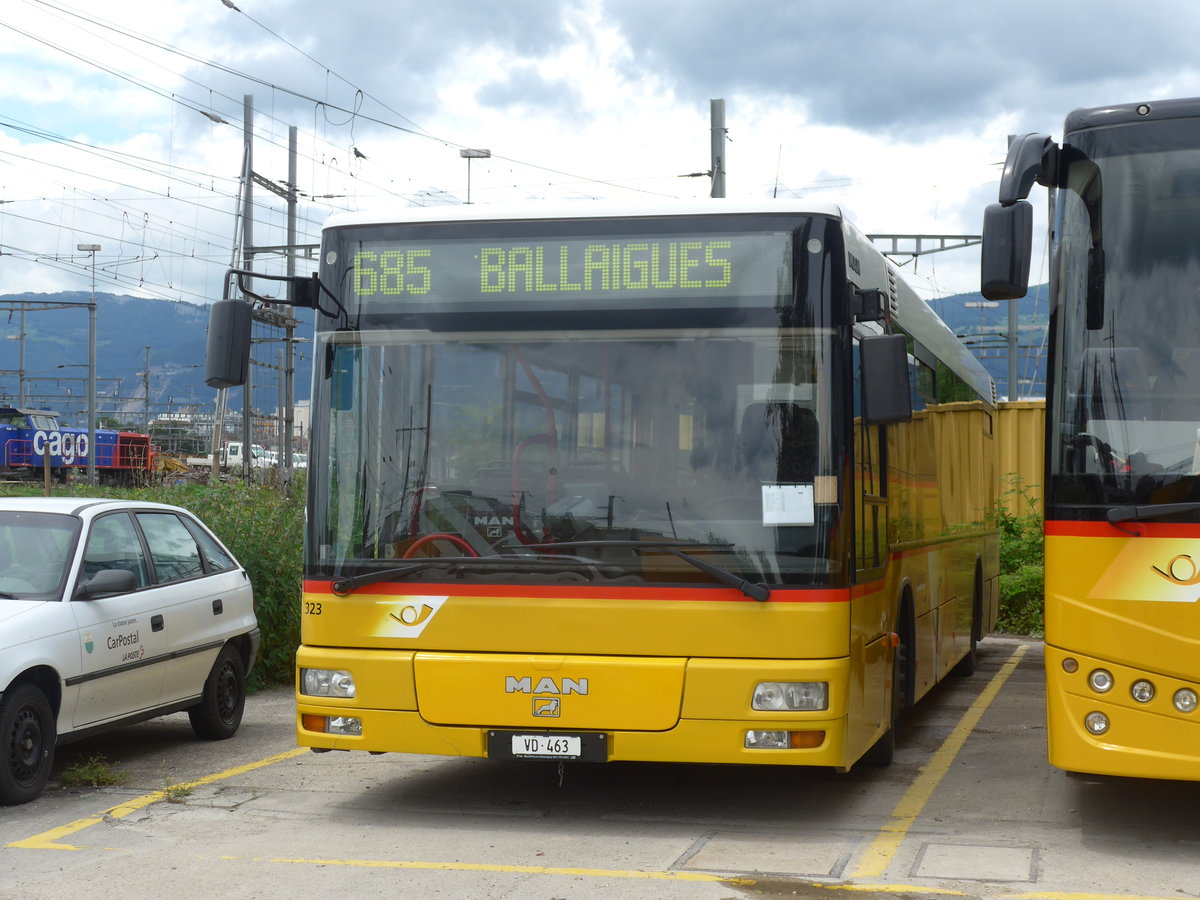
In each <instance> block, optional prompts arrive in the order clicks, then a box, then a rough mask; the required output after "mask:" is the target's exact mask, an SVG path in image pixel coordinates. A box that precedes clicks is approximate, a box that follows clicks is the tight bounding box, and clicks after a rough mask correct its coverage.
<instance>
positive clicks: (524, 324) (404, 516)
mask: <svg viewBox="0 0 1200 900" xmlns="http://www.w3.org/2000/svg"><path fill="white" fill-rule="evenodd" d="M320 259H321V263H320V271H319V273H317V276H316V278H315V280H307V281H306V280H303V279H298V280H296V282H295V283H294V285H293V287H294V288H296V290H295V293H296V294H297V296H298V297H300V299H299V300H298V301H297V302H302V303H311V304H312V305H314V306H316V307H317V308H318V313H317V319H316V347H315V360H316V361H317V365H316V366H315V369H316V371H315V373H314V393H313V406H312V410H313V411H312V429H311V431H312V441H311V452H310V455H309V466H308V490H309V492H310V493H309V508H308V525H307V528H308V531H307V538H306V550H305V575H304V595H303V616H302V625H301V628H302V646H301V647H300V648H299V651H298V653H297V658H296V666H297V668H296V675H297V680H296V711H297V717H296V726H297V738H298V741H299V743H300V744H301V745H302V746H307V747H311V748H313V749H314V750H366V751H371V752H382V751H400V752H407V753H422V754H445V755H453V756H471V757H491V758H499V759H512V758H528V759H550V760H560V761H561V760H584V761H589V760H590V761H608V760H643V761H676V762H696V763H761V764H784V765H816V766H831V767H836V768H840V769H848V768H849V767H850V766H852V765H853V764H854V763H855V762H857V761H858V760H859V759H860V758H863V757H864V756H867V758H868V759H869V760H871V761H872V762H875V763H879V764H884V763H886V762H888V761H889V760H890V759H891V756H892V753H893V748H894V740H895V734H896V727H895V726H896V722H897V720H898V717H899V716H900V714H901V713H902V711H903V710H904V709H905V708H906V707H908V706H911V705H912V704H913V703H914V702H916V701H917V700H918V699H919V698H920V697H922V696H923V695H924V694H926V692H928V691H929V689H930V688H931V687H932V686H933V685H935V684H936V683H937V682H938V681H939V680H941V679H942V678H943V677H945V676H946V675H947V674H948V673H950V672H952V671H958V672H960V673H962V672H970V671H971V670H972V668H973V666H974V660H975V648H976V645H977V643H978V641H979V640H980V638H981V637H982V636H983V635H984V634H986V633H987V632H989V631H990V630H991V629H992V627H993V625H994V622H995V617H996V592H997V577H998V576H997V569H998V538H997V536H996V533H995V531H994V530H993V529H990V528H989V527H988V525H987V524H986V523H987V514H988V513H989V511H990V510H991V509H992V507H993V505H994V502H995V484H996V472H995V453H996V451H995V446H994V444H995V438H994V435H993V432H992V427H993V422H994V419H995V407H994V396H993V386H992V382H991V380H990V379H989V378H988V376H987V374H986V372H985V371H984V370H983V368H982V367H981V366H980V365H979V364H978V362H977V361H976V360H975V359H974V358H973V357H972V356H971V354H970V353H969V352H968V351H967V350H966V349H965V348H964V347H963V346H962V344H961V343H960V342H959V341H957V340H956V339H955V337H954V335H953V334H952V333H951V332H950V331H949V330H948V329H947V328H946V327H945V325H944V324H943V323H942V322H941V321H940V319H938V318H937V317H936V315H934V314H933V312H932V311H931V310H930V309H929V307H928V306H927V305H926V304H925V303H924V302H923V301H922V300H920V299H919V298H918V297H917V296H916V294H915V293H914V292H913V291H912V290H911V289H910V288H909V287H908V286H907V285H906V284H904V282H903V281H901V280H900V279H899V278H898V277H897V273H896V271H895V269H894V268H893V267H892V266H891V265H890V264H889V262H888V261H887V260H886V259H885V258H884V257H883V256H882V255H881V254H880V253H879V251H878V250H877V249H876V248H875V247H874V246H873V245H872V244H871V242H870V241H868V240H867V239H866V238H865V237H864V236H863V235H862V234H860V233H859V232H858V231H857V230H856V229H855V228H854V227H853V226H851V225H850V224H849V223H848V222H847V221H846V220H845V218H844V217H843V215H842V213H841V211H840V210H839V209H838V208H837V207H835V206H832V205H829V206H811V205H803V204H798V203H789V202H763V203H737V202H732V201H718V202H713V201H706V202H699V203H684V202H681V203H679V204H677V205H672V206H661V207H658V208H654V209H646V208H641V207H622V206H615V205H608V204H591V203H587V204H585V203H579V204H574V205H570V206H566V207H563V208H554V207H551V206H546V205H540V206H529V207H520V208H511V209H502V208H488V207H480V206H470V207H444V208H433V209H431V208H424V209H407V210H402V211H398V212H392V213H388V214H386V215H382V216H381V215H375V214H367V213H354V214H341V215H337V216H335V217H334V218H332V219H331V220H330V221H329V222H328V223H327V225H326V227H325V229H324V234H323V241H322V246H321V257H320ZM244 274H245V273H242V275H244ZM242 275H239V277H242ZM305 286H307V288H308V290H307V293H306V291H305V290H304V288H305ZM219 307H220V309H221V311H220V312H219V311H218V310H214V313H213V316H214V324H213V327H212V329H211V330H210V341H211V340H215V341H216V343H217V351H216V352H214V353H213V354H211V355H210V366H211V364H212V360H213V359H214V358H217V357H220V356H221V355H222V352H224V351H222V350H221V348H222V347H225V348H226V349H227V347H228V346H230V345H237V346H239V347H240V343H239V341H237V340H231V339H230V335H234V334H236V332H237V331H238V328H237V327H232V326H229V325H227V324H221V322H220V321H219V319H220V316H221V315H224V311H229V310H234V308H235V307H236V308H237V309H238V310H240V311H241V314H244V312H245V308H246V307H247V304H246V303H245V302H243V301H242V300H239V299H228V300H225V301H222V302H221V304H219ZM234 311H235V312H236V310H234ZM231 314H232V313H231ZM213 335H215V336H216V337H213ZM211 346H213V345H212V344H211V343H210V347H211ZM243 353H244V350H242V349H239V350H238V352H237V353H235V354H232V356H233V357H235V362H238V360H241V359H242V354H243ZM226 355H230V354H226ZM241 365H242V364H241V363H240V362H239V363H238V364H235V365H233V366H232V368H233V369H234V370H238V369H239V368H240V366H241ZM236 374H237V373H236V372H235V373H234V374H233V375H229V374H228V373H216V377H215V378H214V373H213V371H212V370H211V368H210V383H233V382H234V381H236Z"/></svg>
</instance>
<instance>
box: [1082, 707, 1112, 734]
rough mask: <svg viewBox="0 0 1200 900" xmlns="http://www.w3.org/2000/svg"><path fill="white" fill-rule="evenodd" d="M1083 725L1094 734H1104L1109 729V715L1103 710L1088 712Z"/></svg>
mask: <svg viewBox="0 0 1200 900" xmlns="http://www.w3.org/2000/svg"><path fill="white" fill-rule="evenodd" d="M1083 725H1084V727H1085V728H1086V729H1087V730H1088V731H1090V732H1091V733H1092V734H1104V732H1106V731H1108V716H1106V715H1105V714H1104V713H1102V712H1093V713H1088V714H1087V718H1086V719H1084V720H1083Z"/></svg>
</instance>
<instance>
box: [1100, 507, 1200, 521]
mask: <svg viewBox="0 0 1200 900" xmlns="http://www.w3.org/2000/svg"><path fill="white" fill-rule="evenodd" d="M1198 510H1200V503H1159V504H1157V505H1151V506H1114V507H1113V508H1112V509H1110V510H1109V511H1108V521H1109V522H1111V523H1112V524H1113V525H1117V524H1119V523H1121V522H1146V521H1149V520H1151V519H1162V518H1165V517H1166V516H1176V515H1181V514H1183V513H1190V512H1196V511H1198Z"/></svg>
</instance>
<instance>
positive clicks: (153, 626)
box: [150, 616, 163, 631]
mask: <svg viewBox="0 0 1200 900" xmlns="http://www.w3.org/2000/svg"><path fill="white" fill-rule="evenodd" d="M150 630H151V631H162V630H163V617H162V616H151V617H150Z"/></svg>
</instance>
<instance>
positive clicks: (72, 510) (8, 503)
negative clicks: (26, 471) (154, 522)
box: [0, 497, 186, 517]
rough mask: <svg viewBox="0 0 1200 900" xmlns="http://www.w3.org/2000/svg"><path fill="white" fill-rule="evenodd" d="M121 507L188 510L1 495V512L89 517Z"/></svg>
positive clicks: (131, 502) (138, 502)
mask: <svg viewBox="0 0 1200 900" xmlns="http://www.w3.org/2000/svg"><path fill="white" fill-rule="evenodd" d="M119 509H162V510H171V511H172V512H186V510H183V509H180V508H179V507H178V506H170V505H169V504H166V503H151V502H149V501H141V500H107V499H104V498H102V497H0V512H44V513H57V514H59V515H66V516H83V517H88V516H95V515H99V514H100V513H102V512H110V511H112V510H119Z"/></svg>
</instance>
